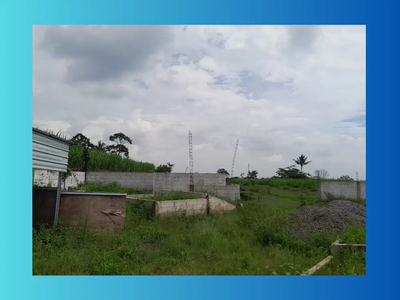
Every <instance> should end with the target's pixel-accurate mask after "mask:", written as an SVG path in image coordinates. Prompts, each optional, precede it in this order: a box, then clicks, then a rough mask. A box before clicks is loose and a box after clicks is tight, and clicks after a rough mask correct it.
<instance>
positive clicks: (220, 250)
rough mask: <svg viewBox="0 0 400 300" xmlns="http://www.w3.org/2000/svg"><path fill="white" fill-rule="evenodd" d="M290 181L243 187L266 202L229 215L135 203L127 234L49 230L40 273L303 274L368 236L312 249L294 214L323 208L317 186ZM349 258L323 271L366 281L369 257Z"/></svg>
mask: <svg viewBox="0 0 400 300" xmlns="http://www.w3.org/2000/svg"><path fill="white" fill-rule="evenodd" d="M243 181H246V182H252V180H243ZM258 181H262V180H258ZM302 181H304V180H300V181H299V182H302ZM282 182H283V180H277V179H274V180H272V181H270V183H273V184H274V185H272V184H271V185H266V184H249V185H245V186H243V187H242V188H244V191H245V192H249V193H254V194H253V196H254V198H257V199H260V201H256V200H253V201H247V202H244V203H243V206H244V208H243V209H238V210H237V211H234V212H232V213H229V214H223V215H209V216H198V217H184V216H176V217H170V218H160V219H158V218H154V217H151V215H152V214H151V213H149V210H151V209H152V208H151V207H147V206H145V205H138V204H130V203H128V204H127V213H126V224H125V229H124V231H123V232H122V233H118V234H117V233H114V234H111V233H110V234H109V233H91V232H88V231H86V232H85V231H84V230H79V229H71V228H64V227H60V228H57V229H55V230H51V229H50V230H49V229H42V230H40V231H39V232H35V233H34V235H33V273H34V274H48V275H54V274H61V275H63V274H73V275H120V274H121V275H123V274H126V275H131V274H132V275H146V274H149V275H300V274H302V273H303V272H304V271H306V270H307V269H309V268H311V267H312V266H314V265H315V264H317V263H318V262H320V261H321V260H322V259H324V258H325V257H326V256H327V255H329V247H330V244H331V243H332V242H334V241H335V240H337V239H341V240H344V239H347V240H350V238H353V237H356V236H357V237H359V236H360V233H359V231H358V229H357V230H355V231H353V230H349V231H347V232H346V233H345V235H343V236H337V235H335V234H321V235H318V236H315V237H314V239H313V240H311V241H310V242H308V243H304V242H299V241H297V240H294V239H293V238H290V237H289V235H288V234H287V230H288V220H287V216H288V214H290V213H291V212H293V211H295V210H296V209H297V208H298V207H299V206H301V205H304V204H307V205H317V203H318V202H317V192H316V191H313V189H312V188H311V187H312V184H310V186H308V185H307V184H305V185H304V187H306V188H304V189H303V188H302V185H301V184H300V183H299V187H294V186H292V185H289V184H286V183H285V184H284V183H282ZM251 189H253V191H252V190H251ZM184 197H185V198H186V199H187V198H188V195H187V194H184ZM163 198H164V199H165V197H163ZM356 231H357V232H356ZM343 255H344V256H343V257H342V256H340V257H338V258H336V257H335V258H334V260H333V263H332V266H329V265H328V266H327V267H324V268H323V269H321V272H326V274H338V275H346V274H357V275H362V274H365V259H364V261H363V258H362V257H360V255H362V254H359V253H358V254H357V253H355V254H351V255H350V254H349V256H345V254H343Z"/></svg>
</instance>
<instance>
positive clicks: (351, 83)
mask: <svg viewBox="0 0 400 300" xmlns="http://www.w3.org/2000/svg"><path fill="white" fill-rule="evenodd" d="M365 39H366V35H365V26H337V25H335V26H315V25H312V26H309V25H303V26H284V25H276V26H243V25H239V26H227V25H222V26H183V25H182V26H34V27H33V126H35V127H36V126H38V127H39V128H42V129H51V130H53V131H57V132H58V131H62V132H64V133H65V134H66V135H67V136H69V137H72V136H74V135H75V134H76V133H83V134H84V135H85V136H87V137H89V138H90V139H91V142H93V143H96V142H97V141H98V140H102V141H104V142H106V143H107V144H110V143H111V142H110V141H109V136H110V135H112V134H114V133H116V132H123V133H124V134H126V135H127V136H129V137H130V138H131V139H132V142H133V144H132V145H129V150H130V157H131V158H132V159H135V160H138V161H146V162H151V163H154V164H155V165H159V164H165V163H167V162H170V163H172V164H174V165H175V166H174V169H173V172H185V170H186V168H187V167H188V165H189V150H188V131H189V130H190V131H191V132H192V133H193V149H194V151H193V157H194V172H201V173H203V172H206V173H215V172H216V171H217V170H218V169H220V168H225V169H226V170H228V172H231V167H232V160H233V155H234V150H235V145H236V141H237V140H238V139H239V146H238V149H237V154H236V163H235V167H234V174H233V175H234V176H239V175H240V174H241V173H247V170H248V164H250V169H251V170H257V171H258V173H259V177H270V176H273V175H275V172H276V171H277V169H278V168H281V167H287V166H290V165H292V164H294V162H293V159H295V158H297V157H298V156H300V155H301V154H304V155H305V156H307V157H308V159H309V160H310V161H311V163H310V164H308V165H307V166H305V169H304V170H305V171H306V172H308V173H311V174H312V175H314V171H315V170H317V169H325V170H327V171H328V172H329V174H330V175H331V177H340V176H342V175H349V176H351V177H353V178H355V177H356V173H358V176H359V179H365V172H366V171H365V153H366V146H365V134H366V127H365V126H366V124H365V123H366V112H365V97H366V91H365V90H366V86H365V76H366V63H365V59H366V57H365V56H366V45H365Z"/></svg>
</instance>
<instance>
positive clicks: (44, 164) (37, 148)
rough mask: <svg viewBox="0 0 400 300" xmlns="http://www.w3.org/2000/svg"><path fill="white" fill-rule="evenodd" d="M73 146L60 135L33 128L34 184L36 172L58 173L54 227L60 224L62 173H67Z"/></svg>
mask: <svg viewBox="0 0 400 300" xmlns="http://www.w3.org/2000/svg"><path fill="white" fill-rule="evenodd" d="M71 144H72V143H71V142H70V141H68V140H67V139H64V138H62V137H60V136H58V135H55V134H52V133H48V132H46V131H43V130H40V129H37V128H32V182H34V177H35V170H49V171H55V172H58V185H57V196H56V201H55V211H54V222H53V224H54V226H56V225H57V223H58V212H59V207H60V195H61V181H62V173H66V172H67V167H68V153H69V146H70V145H71Z"/></svg>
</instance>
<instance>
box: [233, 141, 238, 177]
mask: <svg viewBox="0 0 400 300" xmlns="http://www.w3.org/2000/svg"><path fill="white" fill-rule="evenodd" d="M238 145H239V139H238V140H237V141H236V147H235V152H234V153H233V161H232V169H231V177H233V168H234V167H235V159H236V152H237V148H238Z"/></svg>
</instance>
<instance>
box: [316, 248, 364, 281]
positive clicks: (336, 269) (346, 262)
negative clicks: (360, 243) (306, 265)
mask: <svg viewBox="0 0 400 300" xmlns="http://www.w3.org/2000/svg"><path fill="white" fill-rule="evenodd" d="M366 271H367V270H366V252H365V251H359V250H351V249H348V250H346V251H344V252H342V253H340V254H339V255H338V256H335V257H334V258H333V259H332V260H331V261H330V263H329V264H328V265H326V266H324V267H323V268H321V269H320V270H318V271H317V272H316V273H315V274H314V275H366Z"/></svg>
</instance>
